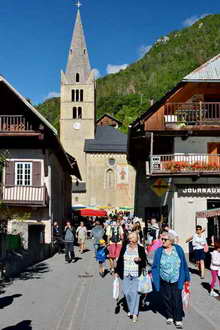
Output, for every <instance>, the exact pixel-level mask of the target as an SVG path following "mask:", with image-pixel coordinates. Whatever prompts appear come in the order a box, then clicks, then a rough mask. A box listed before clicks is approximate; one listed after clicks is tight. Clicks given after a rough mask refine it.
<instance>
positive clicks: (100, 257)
mask: <svg viewBox="0 0 220 330" xmlns="http://www.w3.org/2000/svg"><path fill="white" fill-rule="evenodd" d="M106 259H107V257H106V253H105V247H99V248H98V250H97V251H96V260H97V261H101V262H104V261H105V260H106Z"/></svg>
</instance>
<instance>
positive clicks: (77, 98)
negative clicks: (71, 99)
mask: <svg viewBox="0 0 220 330" xmlns="http://www.w3.org/2000/svg"><path fill="white" fill-rule="evenodd" d="M76 102H79V89H76Z"/></svg>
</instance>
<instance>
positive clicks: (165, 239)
mask: <svg viewBox="0 0 220 330" xmlns="http://www.w3.org/2000/svg"><path fill="white" fill-rule="evenodd" d="M161 240H162V241H164V242H166V241H169V238H161Z"/></svg>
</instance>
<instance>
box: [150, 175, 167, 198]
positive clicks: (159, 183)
mask: <svg viewBox="0 0 220 330" xmlns="http://www.w3.org/2000/svg"><path fill="white" fill-rule="evenodd" d="M151 190H153V192H154V193H155V194H156V195H157V196H158V197H162V196H163V195H164V194H165V193H166V192H167V191H168V190H169V185H168V183H167V181H165V180H164V179H161V178H159V179H157V180H156V181H154V183H153V184H152V185H151Z"/></svg>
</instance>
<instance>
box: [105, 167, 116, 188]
mask: <svg viewBox="0 0 220 330" xmlns="http://www.w3.org/2000/svg"><path fill="white" fill-rule="evenodd" d="M114 187H115V175H114V171H113V170H112V169H108V170H107V171H106V189H114Z"/></svg>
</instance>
